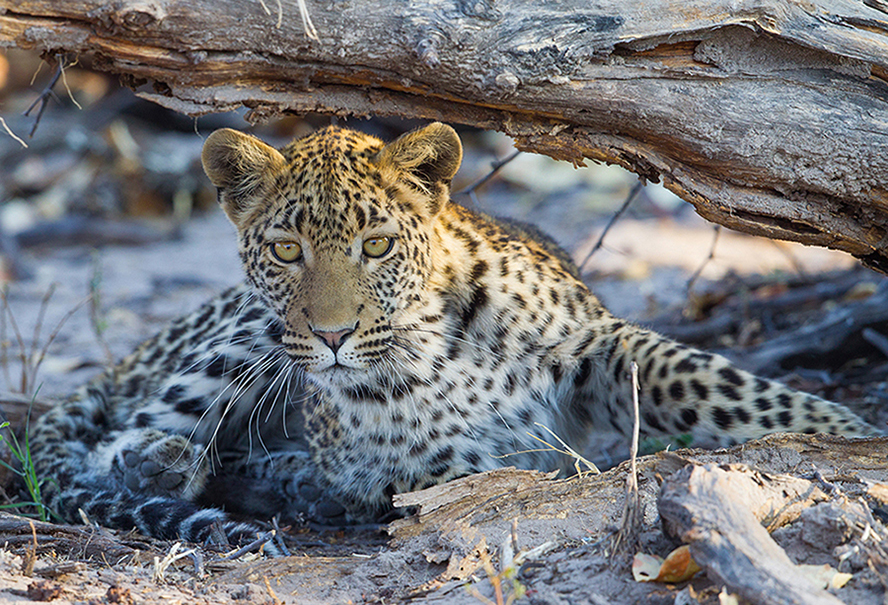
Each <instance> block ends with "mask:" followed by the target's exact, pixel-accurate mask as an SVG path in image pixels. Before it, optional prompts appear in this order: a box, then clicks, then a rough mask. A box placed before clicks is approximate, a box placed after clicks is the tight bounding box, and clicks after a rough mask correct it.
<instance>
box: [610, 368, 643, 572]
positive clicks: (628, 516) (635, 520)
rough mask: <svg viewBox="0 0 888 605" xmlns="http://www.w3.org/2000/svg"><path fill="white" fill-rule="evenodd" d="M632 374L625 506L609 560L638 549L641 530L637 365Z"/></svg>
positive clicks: (639, 423) (631, 370)
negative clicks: (631, 421)
mask: <svg viewBox="0 0 888 605" xmlns="http://www.w3.org/2000/svg"><path fill="white" fill-rule="evenodd" d="M629 371H630V372H631V374H632V413H633V418H634V419H635V421H634V424H633V427H632V447H631V451H630V457H629V475H628V476H627V477H626V505H625V507H624V508H623V521H622V523H621V524H620V529H619V530H618V531H617V533H616V534H614V536H613V540H612V542H611V558H612V559H613V558H615V557H617V556H618V555H620V554H622V553H634V552H636V551H637V550H638V547H639V531H640V529H641V500H640V498H639V497H638V466H637V459H638V436H639V432H640V430H641V421H640V414H639V404H638V390H639V385H638V364H637V363H636V362H634V361H633V362H632V363H631V364H630V365H629Z"/></svg>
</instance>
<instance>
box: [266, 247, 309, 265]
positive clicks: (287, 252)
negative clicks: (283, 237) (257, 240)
mask: <svg viewBox="0 0 888 605" xmlns="http://www.w3.org/2000/svg"><path fill="white" fill-rule="evenodd" d="M269 248H270V249H271V255H272V256H273V257H275V258H276V259H277V260H279V261H281V262H282V263H292V262H295V261H297V260H299V258H300V257H301V256H302V246H300V245H299V244H297V243H296V242H275V243H273V244H271V245H270V246H269Z"/></svg>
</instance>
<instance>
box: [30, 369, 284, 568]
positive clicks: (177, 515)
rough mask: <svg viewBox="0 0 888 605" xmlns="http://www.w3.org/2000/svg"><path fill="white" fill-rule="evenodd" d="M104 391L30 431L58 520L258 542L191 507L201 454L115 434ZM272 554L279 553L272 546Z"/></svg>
mask: <svg viewBox="0 0 888 605" xmlns="http://www.w3.org/2000/svg"><path fill="white" fill-rule="evenodd" d="M100 387H101V382H99V383H98V384H97V385H96V384H94V385H92V386H91V387H89V388H88V389H86V390H85V391H83V392H82V393H81V394H79V395H78V396H77V397H75V398H72V399H70V400H67V401H64V402H61V403H60V404H59V405H57V406H56V407H55V408H53V409H52V410H50V411H48V412H47V413H46V414H44V415H43V416H42V417H40V418H39V419H38V420H37V422H36V423H35V424H34V426H33V427H32V431H31V435H30V437H29V443H30V447H31V454H32V459H33V462H34V466H35V471H36V473H37V476H38V477H39V478H41V479H43V480H44V481H43V483H42V488H43V492H42V494H43V497H44V500H45V504H46V506H47V507H48V508H49V510H50V511H51V512H52V513H53V517H54V518H56V519H61V520H63V521H66V522H69V523H80V522H82V518H83V516H82V515H81V512H82V513H83V515H85V516H86V518H88V519H89V520H90V521H91V522H94V523H98V524H100V525H104V526H107V527H116V528H121V529H130V528H137V529H138V530H139V531H141V532H142V533H144V534H145V535H149V536H153V537H156V538H161V539H184V540H189V541H193V542H198V543H203V542H206V541H207V540H209V538H210V536H211V535H213V534H214V533H215V530H213V528H214V527H218V528H219V529H221V531H222V532H223V533H224V534H225V535H226V536H227V538H228V540H229V542H231V543H233V544H237V543H243V542H248V541H250V540H252V539H254V538H255V536H256V534H257V532H258V531H259V530H258V528H257V527H256V526H253V525H250V524H246V523H237V522H234V521H232V520H231V519H230V518H229V517H228V515H227V514H226V513H224V512H222V511H220V510H217V509H202V508H200V507H199V506H197V505H196V504H194V503H193V502H191V501H189V500H190V499H193V498H196V497H197V495H198V494H199V493H200V492H201V491H202V488H203V484H204V482H205V480H206V476H207V473H206V470H205V468H204V467H203V466H202V465H196V464H195V461H196V460H197V459H198V455H199V452H200V450H199V448H198V447H195V446H193V445H192V444H190V443H189V442H188V440H187V439H185V438H184V437H182V436H180V435H169V434H166V433H164V432H162V431H157V430H154V429H150V428H146V429H132V430H124V431H121V430H114V429H113V428H111V425H110V423H109V422H108V419H109V418H111V411H110V410H109V409H108V406H107V405H106V399H105V397H104V395H103V392H102V390H101V388H100ZM267 550H268V552H270V553H272V554H276V553H277V549H276V548H275V547H273V546H270V547H268V549H267Z"/></svg>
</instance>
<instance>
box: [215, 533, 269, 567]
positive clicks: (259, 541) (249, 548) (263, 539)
mask: <svg viewBox="0 0 888 605" xmlns="http://www.w3.org/2000/svg"><path fill="white" fill-rule="evenodd" d="M274 534H275V531H274V530H273V529H272V530H269V531H267V532H265V533H264V534H262V535H260V536H259V537H258V538H256V539H255V540H253V541H252V542H250V543H249V544H247V545H246V546H242V547H241V548H238V549H237V550H236V551H234V552H232V553H229V554H227V555H225V556H224V557H222V560H223V561H233V560H235V559H237V558H238V557H241V556H242V555H245V554H247V553H249V552H253V551H254V550H259V549H260V548H262V547H263V546H265V545H266V544H268V542H270V541H271V540H272V539H274Z"/></svg>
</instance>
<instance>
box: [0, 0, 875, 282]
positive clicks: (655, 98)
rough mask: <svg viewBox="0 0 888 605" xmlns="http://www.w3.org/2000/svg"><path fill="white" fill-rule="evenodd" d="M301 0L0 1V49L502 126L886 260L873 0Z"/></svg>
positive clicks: (256, 109)
mask: <svg viewBox="0 0 888 605" xmlns="http://www.w3.org/2000/svg"><path fill="white" fill-rule="evenodd" d="M266 4H267V6H268V7H270V8H271V9H272V11H270V12H266V11H265V10H263V7H265V6H266ZM305 4H306V10H307V12H306V13H304V14H303V13H302V11H300V9H299V8H298V7H297V6H296V3H292V2H282V3H280V4H279V5H278V6H280V7H281V9H280V12H279V13H278V14H273V13H274V11H273V9H274V8H275V6H274V3H262V2H242V1H240V0H167V1H164V2H160V1H159V0H139V1H133V2H120V3H107V2H104V1H103V0H80V1H78V2H55V1H54V0H16V1H15V2H12V3H9V2H7V3H5V4H4V5H3V6H0V45H3V46H18V47H22V48H37V49H40V50H41V51H44V52H45V53H47V54H59V53H71V54H74V55H77V56H78V57H83V58H91V59H92V65H93V66H94V67H96V68H98V69H103V70H108V71H112V72H115V73H119V74H122V75H123V76H124V77H125V79H126V81H127V82H129V83H130V84H131V85H132V86H134V87H135V86H139V85H140V84H143V83H148V84H150V85H151V87H150V89H149V88H148V87H143V88H141V89H140V94H141V95H142V96H144V97H146V98H149V99H152V100H154V101H156V102H158V103H160V104H162V105H165V106H167V107H171V108H173V109H176V110H177V111H181V112H184V113H187V114H190V115H200V114H204V113H208V112H216V111H225V110H230V109H235V108H238V107H240V106H242V105H244V106H247V107H249V108H250V110H251V111H250V114H249V116H248V117H249V119H251V120H260V119H262V118H265V117H268V116H272V115H278V114H281V113H285V112H297V113H304V112H310V111H316V112H322V113H328V114H336V115H357V116H366V115H371V114H375V115H399V116H409V117H423V118H429V119H440V120H446V121H450V122H456V123H463V124H471V125H475V126H479V127H482V128H490V129H497V130H501V131H503V132H505V133H507V134H509V135H511V136H513V137H515V138H516V141H517V144H518V146H519V147H520V148H522V149H527V150H532V151H536V152H540V153H546V154H549V155H551V156H553V157H556V158H561V159H566V160H571V161H574V162H577V163H580V162H582V161H583V160H584V159H592V160H596V161H606V162H613V163H617V164H620V165H622V166H624V167H626V168H628V169H630V170H633V171H635V172H636V173H638V174H639V175H641V176H642V177H644V178H646V179H648V180H652V181H657V180H662V181H663V182H664V184H665V185H666V186H667V187H668V188H670V189H671V190H673V191H674V192H676V193H677V194H679V195H680V196H682V197H683V198H684V199H686V200H688V201H689V202H691V203H692V204H694V206H695V207H696V209H697V212H699V213H700V214H701V215H702V216H704V217H706V218H707V219H709V220H712V221H714V222H717V223H720V224H723V225H726V226H728V227H731V228H733V229H737V230H741V231H746V232H749V233H754V234H758V235H764V236H767V237H773V238H781V239H790V240H795V241H800V242H803V243H806V244H816V245H820V246H828V247H831V248H837V249H841V250H845V251H847V252H849V253H851V254H853V255H855V256H857V257H858V258H860V259H862V260H863V261H864V262H865V263H866V264H868V265H870V266H872V267H875V268H878V269H880V270H882V271H886V270H888V213H886V201H888V189H886V187H885V183H886V182H888V154H885V153H884V150H885V149H886V148H888V111H886V110H888V9H886V7H885V4H884V2H876V1H874V2H850V1H847V0H840V1H837V2H833V1H829V2H828V1H826V0H814V1H813V2H798V1H797V0H765V1H763V2H750V3H744V2H740V3H737V2H734V1H730V2H729V1H728V0H708V1H707V2H702V3H697V4H695V5H694V9H693V10H687V7H686V6H685V5H684V4H683V3H675V2H671V1H669V0H656V1H651V2H644V3H628V4H627V3H625V2H616V1H614V0H596V1H595V2H592V3H590V2H586V1H581V0H568V1H565V2H559V3H554V4H553V3H539V2H532V1H530V0H507V1H504V2H503V1H498V2H496V3H494V2H492V1H489V0H481V1H479V2H445V1H434V2H422V3H417V2H407V1H406V0H393V1H390V2H382V3H376V2H369V1H355V2H349V3H320V2H314V1H311V0H310V1H308V2H306V3H305ZM305 17H310V19H311V20H312V22H313V23H314V28H315V29H316V32H317V33H316V37H309V35H307V32H309V33H311V32H313V31H314V29H312V28H311V27H309V26H308V25H307V24H306V23H305V22H304V20H303V19H304V18H305Z"/></svg>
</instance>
